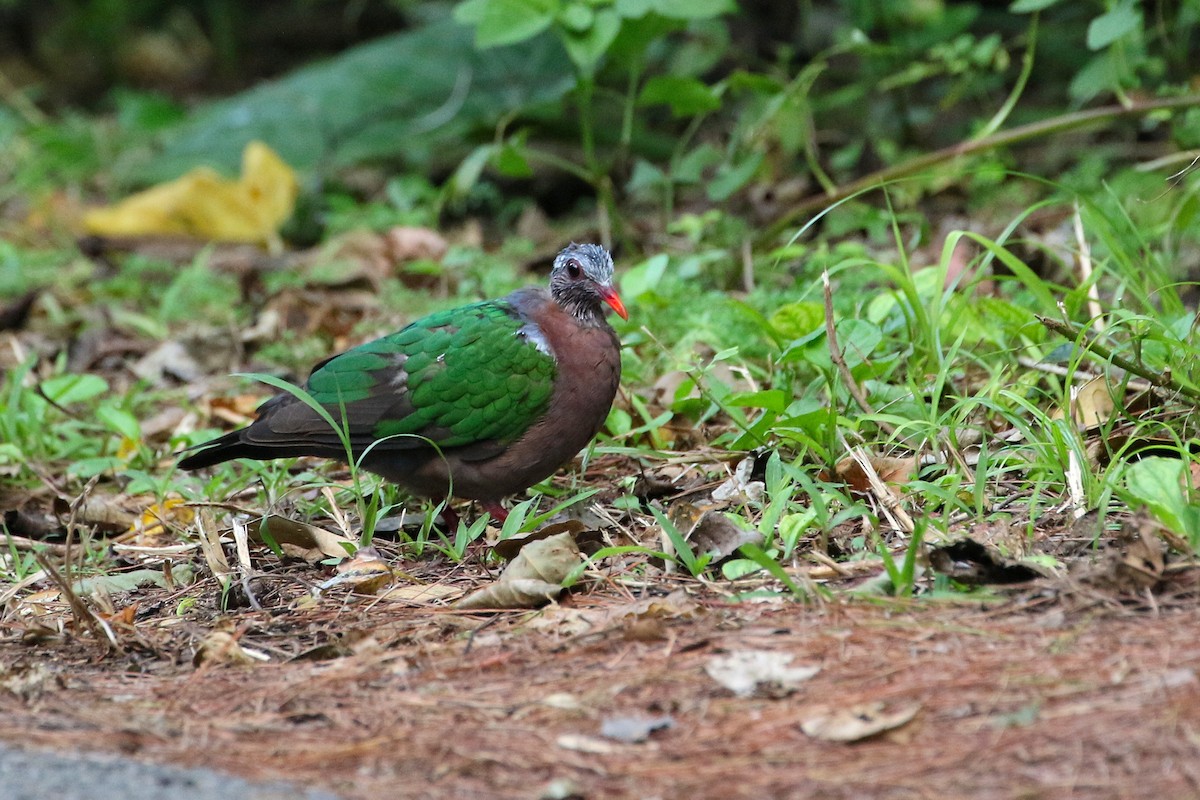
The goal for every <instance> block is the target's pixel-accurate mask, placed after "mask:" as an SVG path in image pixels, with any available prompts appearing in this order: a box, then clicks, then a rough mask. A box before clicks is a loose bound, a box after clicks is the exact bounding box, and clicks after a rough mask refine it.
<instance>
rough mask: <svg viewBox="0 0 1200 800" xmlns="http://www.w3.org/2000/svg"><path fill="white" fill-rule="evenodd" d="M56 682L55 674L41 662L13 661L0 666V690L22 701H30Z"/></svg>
mask: <svg viewBox="0 0 1200 800" xmlns="http://www.w3.org/2000/svg"><path fill="white" fill-rule="evenodd" d="M57 680H61V679H57V678H56V676H55V674H54V673H53V672H51V671H50V669H49V668H48V667H47V666H46V665H45V664H43V663H42V662H41V661H29V662H27V661H23V660H19V661H15V662H12V663H8V664H0V689H2V690H4V691H6V692H11V693H12V694H14V695H16V696H17V697H20V698H21V699H22V700H31V699H33V698H36V697H38V696H40V695H41V694H42V691H43V690H44V689H46V688H47V686H48V685H52V684H54V683H55V682H56V681H57Z"/></svg>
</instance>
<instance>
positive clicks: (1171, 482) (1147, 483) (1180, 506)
mask: <svg viewBox="0 0 1200 800" xmlns="http://www.w3.org/2000/svg"><path fill="white" fill-rule="evenodd" d="M1187 470H1188V465H1187V463H1186V462H1184V461H1183V460H1181V459H1178V458H1165V457H1161V456H1150V457H1148V458H1143V459H1141V460H1140V461H1138V462H1137V463H1135V464H1130V465H1129V466H1128V467H1127V468H1126V470H1125V488H1126V489H1127V490H1128V491H1129V493H1130V494H1131V495H1132V496H1133V501H1134V503H1135V504H1137V503H1139V502H1140V503H1141V504H1142V505H1144V506H1145V507H1146V508H1148V509H1149V510H1150V511H1151V513H1153V514H1154V516H1156V517H1157V518H1158V519H1159V521H1160V522H1162V523H1163V524H1164V525H1166V526H1167V527H1168V528H1170V529H1171V530H1173V531H1174V532H1176V533H1179V534H1183V535H1185V536H1188V537H1189V538H1190V539H1191V540H1192V542H1193V543H1195V541H1196V537H1197V536H1200V506H1196V505H1194V504H1192V503H1189V502H1188V497H1187V490H1186V489H1185V486H1186V483H1185V480H1186V478H1187V474H1186V473H1187Z"/></svg>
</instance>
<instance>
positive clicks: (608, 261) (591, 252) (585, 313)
mask: <svg viewBox="0 0 1200 800" xmlns="http://www.w3.org/2000/svg"><path fill="white" fill-rule="evenodd" d="M612 282H613V260H612V256H611V255H609V254H608V251H607V250H605V249H604V248H603V247H601V246H600V245H598V244H575V243H574V242H572V243H571V244H569V245H567V246H566V247H564V248H563V250H562V252H561V253H559V254H558V255H557V256H556V257H555V258H554V268H553V269H552V270H550V294H551V295H553V296H554V299H555V300H556V301H557V302H558V304H559V305H560V306H562V307H563V308H564V309H566V310H567V311H568V312H570V313H571V314H574V315H575V316H576V317H578V318H579V319H581V320H590V319H601V318H602V314H601V303H607V304H608V305H609V306H610V307H611V308H612V310H613V311H616V312H617V314H619V315H620V316H621V319H629V312H627V311H626V310H625V305H624V304H623V303H622V302H621V298H620V297H618V296H617V291H616V289H614V288H613V285H612Z"/></svg>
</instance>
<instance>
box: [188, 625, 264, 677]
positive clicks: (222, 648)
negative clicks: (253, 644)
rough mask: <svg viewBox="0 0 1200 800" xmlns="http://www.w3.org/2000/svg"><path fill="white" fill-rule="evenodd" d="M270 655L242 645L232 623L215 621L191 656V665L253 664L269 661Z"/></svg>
mask: <svg viewBox="0 0 1200 800" xmlns="http://www.w3.org/2000/svg"><path fill="white" fill-rule="evenodd" d="M270 660H271V659H270V657H269V656H268V655H266V654H265V653H260V652H258V651H257V650H251V649H248V648H244V647H242V645H241V644H240V643H239V642H238V639H237V636H236V634H235V632H234V627H233V624H232V623H231V622H229V621H227V620H223V621H221V622H219V623H217V627H215V628H213V629H212V630H211V631H209V632H208V635H207V636H205V637H204V640H203V641H202V642H200V646H199V647H197V648H196V654H195V655H194V656H192V666H196V667H198V666H200V665H201V664H253V663H254V662H256V661H270Z"/></svg>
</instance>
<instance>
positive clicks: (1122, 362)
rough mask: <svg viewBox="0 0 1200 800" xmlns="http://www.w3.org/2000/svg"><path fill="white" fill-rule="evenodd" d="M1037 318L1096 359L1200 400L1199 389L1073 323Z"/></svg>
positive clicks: (1159, 385) (1151, 383) (1158, 385)
mask: <svg viewBox="0 0 1200 800" xmlns="http://www.w3.org/2000/svg"><path fill="white" fill-rule="evenodd" d="M1037 319H1038V322H1040V323H1042V324H1043V325H1045V326H1046V327H1047V328H1049V329H1050V330H1052V331H1054V332H1055V333H1057V334H1060V335H1062V336H1065V337H1066V338H1068V339H1073V340H1074V341H1076V342H1078V343H1079V345H1080V346H1081V347H1082V348H1083V349H1084V352H1086V353H1089V354H1091V355H1093V356H1095V357H1096V358H1097V359H1098V360H1100V361H1105V362H1108V363H1110V364H1112V365H1113V366H1115V367H1118V368H1120V369H1123V370H1125V371H1126V372H1132V373H1133V374H1134V375H1137V376H1138V377H1141V378H1145V379H1146V380H1147V381H1149V383H1150V385H1151V386H1155V387H1157V388H1159V389H1164V390H1166V391H1169V392H1174V393H1177V394H1181V395H1183V396H1184V397H1187V398H1188V399H1190V400H1194V401H1196V402H1200V391H1198V390H1196V389H1193V388H1192V387H1190V386H1185V385H1184V384H1182V383H1180V382H1179V381H1178V380H1176V379H1175V377H1174V376H1172V375H1171V374H1169V373H1166V374H1164V373H1161V372H1155V371H1154V370H1152V369H1150V368H1149V367H1147V366H1145V365H1144V364H1138V363H1137V362H1134V361H1130V360H1129V359H1128V358H1125V357H1124V356H1119V355H1117V354H1116V353H1114V352H1113V351H1112V350H1110V349H1109V348H1107V347H1105V346H1104V345H1102V344H1100V342H1098V341H1096V339H1095V338H1094V337H1092V336H1089V335H1088V333H1087V332H1086V331H1084V330H1083V329H1082V328H1080V327H1079V326H1077V325H1075V324H1074V323H1071V322H1066V321H1064V320H1060V319H1052V318H1050V317H1043V316H1038V318H1037Z"/></svg>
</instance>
